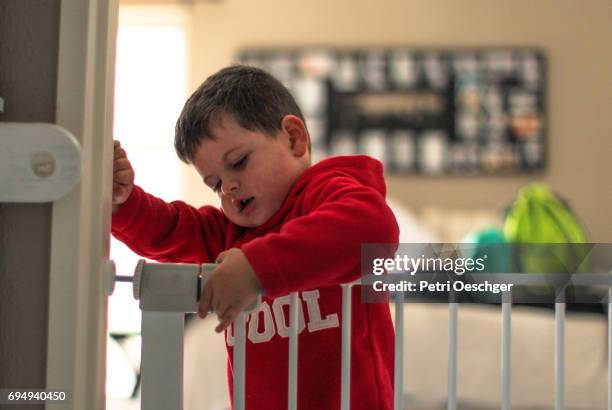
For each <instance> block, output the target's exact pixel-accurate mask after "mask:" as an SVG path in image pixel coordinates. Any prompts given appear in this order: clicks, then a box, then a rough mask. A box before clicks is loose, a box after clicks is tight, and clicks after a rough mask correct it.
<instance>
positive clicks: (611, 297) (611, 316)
mask: <svg viewBox="0 0 612 410" xmlns="http://www.w3.org/2000/svg"><path fill="white" fill-rule="evenodd" d="M611 273H612V272H611ZM608 410H612V287H609V288H608Z"/></svg>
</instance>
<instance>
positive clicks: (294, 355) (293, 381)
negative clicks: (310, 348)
mask: <svg viewBox="0 0 612 410" xmlns="http://www.w3.org/2000/svg"><path fill="white" fill-rule="evenodd" d="M298 303H299V299H298V293H297V292H293V293H291V295H290V305H289V387H288V388H289V391H288V392H287V395H288V409H289V410H297V375H298V372H297V370H298V360H297V359H298V319H299V311H298V306H299V305H298Z"/></svg>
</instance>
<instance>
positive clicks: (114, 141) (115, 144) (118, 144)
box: [113, 140, 121, 148]
mask: <svg viewBox="0 0 612 410" xmlns="http://www.w3.org/2000/svg"><path fill="white" fill-rule="evenodd" d="M120 146H121V142H120V141H119V140H113V147H115V148H116V147H120Z"/></svg>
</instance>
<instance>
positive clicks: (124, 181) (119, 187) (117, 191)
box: [113, 140, 134, 213]
mask: <svg viewBox="0 0 612 410" xmlns="http://www.w3.org/2000/svg"><path fill="white" fill-rule="evenodd" d="M113 148H114V149H113V213H115V212H117V210H118V209H119V206H120V205H121V204H122V203H124V202H125V201H127V199H128V198H129V197H130V194H131V193H132V188H134V169H133V168H132V164H130V161H129V160H128V158H127V153H126V152H125V150H124V149H123V148H121V143H120V142H119V141H117V140H115V141H114V147H113Z"/></svg>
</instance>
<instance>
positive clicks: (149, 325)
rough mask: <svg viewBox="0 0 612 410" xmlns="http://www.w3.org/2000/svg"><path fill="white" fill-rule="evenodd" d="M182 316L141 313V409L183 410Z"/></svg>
mask: <svg viewBox="0 0 612 410" xmlns="http://www.w3.org/2000/svg"><path fill="white" fill-rule="evenodd" d="M184 324H185V314H184V313H176V312H145V311H143V312H142V324H141V326H142V329H141V333H142V353H141V361H140V374H141V377H142V387H141V393H140V395H141V399H140V408H141V409H143V410H167V409H178V410H182V408H183V331H184Z"/></svg>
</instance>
